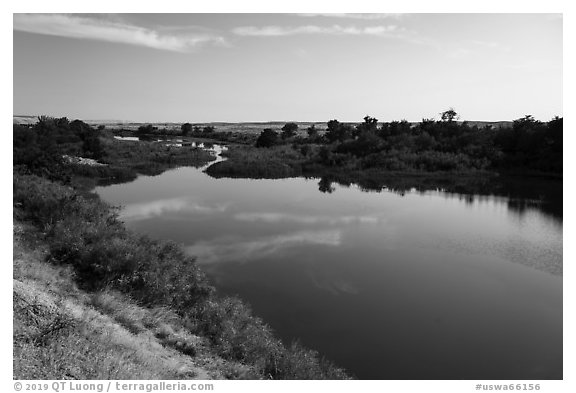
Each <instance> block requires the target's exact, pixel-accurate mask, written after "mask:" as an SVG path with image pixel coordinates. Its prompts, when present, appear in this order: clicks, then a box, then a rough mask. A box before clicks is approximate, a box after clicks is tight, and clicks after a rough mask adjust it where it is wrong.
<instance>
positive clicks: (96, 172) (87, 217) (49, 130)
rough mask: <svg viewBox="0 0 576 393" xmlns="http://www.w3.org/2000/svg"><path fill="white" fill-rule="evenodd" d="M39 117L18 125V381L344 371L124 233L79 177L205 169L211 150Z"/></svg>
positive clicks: (171, 256) (160, 245)
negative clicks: (85, 160) (84, 160)
mask: <svg viewBox="0 0 576 393" xmlns="http://www.w3.org/2000/svg"><path fill="white" fill-rule="evenodd" d="M39 123H41V124H39V125H36V126H34V127H33V128H31V129H24V128H17V127H16V126H15V128H14V175H13V207H14V219H15V230H16V231H17V232H18V236H16V235H15V247H16V246H18V247H20V248H19V253H18V255H19V259H18V261H16V260H15V263H14V269H15V274H14V279H15V285H14V287H15V297H14V322H15V323H14V326H15V328H14V329H15V330H14V351H15V357H14V370H15V375H14V376H15V378H18V379H22V378H50V379H64V378H70V377H72V378H78V379H90V378H120V379H123V378H192V377H195V376H197V377H202V378H208V377H215V378H250V379H260V378H262V379H325V378H328V379H341V378H348V376H347V375H346V373H345V372H344V371H342V370H341V369H339V368H337V367H336V366H334V365H332V364H331V363H330V362H328V361H326V360H323V359H322V358H321V357H320V356H319V355H318V354H317V353H316V352H314V351H311V350H308V349H305V348H304V347H302V346H301V345H299V344H298V343H293V344H291V345H286V344H284V343H282V342H281V341H280V340H279V339H278V338H276V337H275V336H274V334H273V332H272V330H271V329H270V328H269V327H268V326H267V325H266V324H265V323H264V322H263V321H262V320H260V319H259V318H258V317H256V316H254V315H253V314H252V312H251V310H250V308H249V306H247V305H246V304H245V303H243V302H242V301H241V300H239V299H237V298H234V297H221V296H219V295H218V294H217V293H216V291H215V289H214V288H213V287H212V286H211V285H210V284H209V282H208V280H207V279H206V277H205V276H204V274H203V272H202V271H201V270H200V269H199V268H198V267H197V265H196V263H195V260H194V258H193V257H191V256H188V255H186V254H185V253H184V252H183V250H182V249H181V248H180V247H179V246H178V245H176V244H174V243H171V242H167V241H158V240H153V239H150V238H147V237H145V236H139V235H137V234H134V233H132V232H130V231H129V230H127V229H126V228H125V227H124V225H123V223H122V222H121V221H119V220H118V217H117V214H116V209H115V208H113V207H110V206H108V205H106V204H105V203H103V202H102V201H100V200H99V199H98V198H97V197H95V196H94V195H91V196H86V194H85V192H80V191H79V189H78V188H77V185H78V183H77V182H75V181H74V179H76V178H77V177H83V178H88V179H89V178H94V177H96V178H98V179H108V180H110V179H112V180H114V181H120V175H118V174H117V172H116V171H120V172H119V173H121V174H122V176H124V179H128V178H130V176H132V175H133V174H135V173H146V171H148V170H151V171H152V172H153V173H156V172H157V171H159V170H162V168H164V169H165V168H168V167H171V166H175V165H183V164H192V165H200V164H202V163H205V162H207V161H208V160H209V159H211V157H210V156H208V153H205V152H202V151H200V150H198V149H187V148H174V149H171V148H169V147H167V146H163V145H161V144H152V143H148V142H142V143H141V144H138V143H136V145H133V146H130V144H131V142H127V141H115V140H113V138H111V137H109V136H105V135H101V134H100V135H98V134H96V132H104V130H99V131H95V130H92V129H90V127H88V126H84V125H83V123H82V122H80V123H75V122H68V121H67V120H65V119H50V118H41V119H40V121H39ZM72 124H74V125H72ZM85 127H87V128H85ZM84 132H85V133H87V135H84V137H83V136H82V135H83V133H84ZM92 133H94V134H92ZM87 139H93V140H91V141H90V142H86V140H87ZM124 146H130V147H128V148H125V147H124ZM26 147H29V148H28V149H27V148H26ZM178 149H180V150H178ZM63 155H68V156H80V155H81V156H84V157H90V158H92V159H93V160H94V161H93V164H92V165H83V164H74V163H71V162H69V161H67V160H65V159H63V158H62V156H63ZM143 164H146V165H143ZM80 166H82V167H81V168H80ZM84 167H86V168H87V167H91V169H85V168H84ZM150 168H152V169H150ZM124 171H125V172H124ZM124 173H125V174H126V175H123V174H124ZM75 187H76V188H75ZM19 238H34V242H35V244H34V245H32V246H26V244H25V243H23V242H20V241H19ZM32 250H42V252H39V254H34V252H33V251H32ZM16 255H17V254H16V253H15V257H16ZM34 255H35V256H34ZM55 277H60V278H58V279H56V278H55ZM62 277H64V278H62ZM49 285H51V286H52V287H54V289H53V290H50V291H48V290H47V288H48V286H49ZM59 285H65V286H67V288H58V286H59ZM104 325H106V326H104ZM111 332H112V333H111ZM113 332H115V333H113ZM106 337H108V338H110V337H112V338H113V340H109V339H108V341H107V340H106ZM142 340H148V341H147V342H148V344H147V345H145V346H143V347H142V348H141V349H139V350H138V351H137V353H136V352H134V353H133V351H136V349H135V348H137V347H138V342H141V341H142ZM167 356H168V359H172V360H173V361H172V362H170V361H168V360H167ZM170 356H172V358H170ZM109 358H110V360H109V361H106V360H105V359H109ZM86 359H88V360H86ZM182 363H185V364H187V365H188V366H186V367H180V366H179V365H181V364H182ZM205 363H208V365H206V364H205ZM123 364H126V369H125V370H123V371H122V370H120V368H121V365H123ZM172 366H173V367H174V368H172ZM150 370H155V371H154V372H149V371H150ZM206 370H208V371H206ZM210 370H211V371H210Z"/></svg>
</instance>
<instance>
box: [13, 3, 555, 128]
mask: <svg viewBox="0 0 576 393" xmlns="http://www.w3.org/2000/svg"><path fill="white" fill-rule="evenodd" d="M13 26H14V36H13V88H14V90H13V105H14V107H13V113H14V115H42V114H45V115H51V116H58V117H60V116H66V117H68V118H70V119H76V118H78V119H83V120H125V121H135V122H192V123H194V122H219V121H223V122H250V121H323V122H324V121H328V120H330V119H338V120H340V121H361V120H362V118H363V117H364V116H366V115H370V116H373V117H376V118H378V119H379V120H380V121H392V120H401V119H406V120H409V121H420V120H421V119H422V118H438V117H439V113H440V112H442V111H444V110H446V109H448V108H450V107H453V108H454V109H455V110H456V111H457V112H458V113H459V114H460V117H461V119H463V120H484V121H499V120H513V119H517V118H520V117H523V116H524V115H526V114H531V115H533V116H534V117H535V118H537V119H540V120H544V121H547V120H550V119H551V118H552V117H554V116H556V115H558V116H563V107H562V93H563V91H562V85H563V80H562V56H563V54H562V15H561V14H114V15H109V14H14V15H13Z"/></svg>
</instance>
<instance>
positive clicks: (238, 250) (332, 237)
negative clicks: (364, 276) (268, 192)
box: [186, 230, 342, 263]
mask: <svg viewBox="0 0 576 393" xmlns="http://www.w3.org/2000/svg"><path fill="white" fill-rule="evenodd" d="M341 237H342V234H341V232H340V231H337V230H326V231H300V232H294V233H290V234H283V235H278V236H267V237H261V238H259V239H254V240H245V239H238V238H229V237H227V238H220V239H216V240H214V241H200V242H198V243H196V244H194V245H192V246H189V247H186V251H187V252H188V253H189V254H190V255H194V256H196V257H198V262H199V263H215V262H229V261H237V262H246V261H249V260H253V259H258V258H263V257H266V256H269V255H272V254H274V253H277V252H279V251H281V250H284V249H287V248H290V247H293V246H302V245H322V246H331V247H337V246H339V245H340V244H341V242H342V239H341Z"/></svg>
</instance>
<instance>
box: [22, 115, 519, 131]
mask: <svg viewBox="0 0 576 393" xmlns="http://www.w3.org/2000/svg"><path fill="white" fill-rule="evenodd" d="M37 121H38V117H37V116H28V115H15V116H13V123H14V124H35V123H36V122H37ZM83 121H84V122H85V123H88V124H90V125H92V126H99V125H103V126H105V127H106V128H107V129H112V130H114V129H127V130H135V129H137V128H138V127H140V126H141V125H143V124H153V125H154V126H156V127H158V128H166V129H168V130H171V129H177V128H180V126H181V125H182V124H183V123H171V122H162V123H139V122H133V121H129V120H83ZM326 122H327V121H317V122H315V121H294V123H296V124H298V128H300V130H302V131H304V130H305V129H306V128H308V127H309V126H311V125H312V124H314V125H315V126H316V128H317V129H318V130H319V131H322V130H325V129H326ZM286 123H288V121H267V122H240V123H230V122H211V123H193V124H194V125H198V126H200V127H204V126H206V125H211V126H214V127H215V128H216V131H236V132H247V133H256V132H258V133H259V132H261V131H262V130H263V129H264V128H272V129H273V130H279V129H281V128H282V126H284V124H286ZM358 123H359V122H351V123H348V124H358ZM467 123H468V124H469V125H471V126H478V127H480V128H482V127H484V126H486V125H491V126H492V127H494V128H509V127H512V123H513V122H512V121H475V120H473V121H467ZM410 124H411V125H416V124H418V122H410Z"/></svg>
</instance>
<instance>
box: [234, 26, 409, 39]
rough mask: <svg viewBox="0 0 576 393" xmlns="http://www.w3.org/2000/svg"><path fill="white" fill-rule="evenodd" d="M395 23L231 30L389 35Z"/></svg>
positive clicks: (240, 31) (238, 32)
mask: <svg viewBox="0 0 576 393" xmlns="http://www.w3.org/2000/svg"><path fill="white" fill-rule="evenodd" d="M398 30H399V29H398V26H396V25H382V26H366V27H357V26H340V25H333V26H315V25H306V26H292V27H289V26H288V27H284V26H264V27H256V26H243V27H237V28H235V29H233V30H232V32H233V33H234V34H236V35H240V36H256V37H282V36H290V35H299V34H323V35H356V36H362V35H364V36H366V35H367V36H391V35H394V33H396V32H397V31H398Z"/></svg>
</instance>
